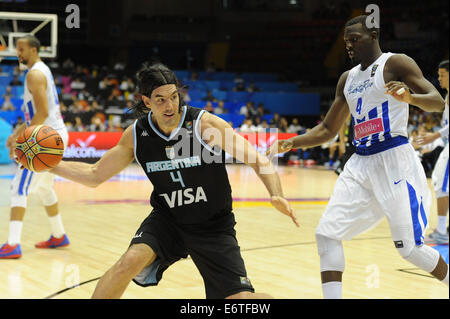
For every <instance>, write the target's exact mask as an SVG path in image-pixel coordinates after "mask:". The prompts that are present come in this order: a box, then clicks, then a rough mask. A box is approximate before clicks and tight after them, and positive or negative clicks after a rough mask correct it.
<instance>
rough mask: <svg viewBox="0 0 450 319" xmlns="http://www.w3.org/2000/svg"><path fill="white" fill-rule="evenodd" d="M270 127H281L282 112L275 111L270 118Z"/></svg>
mask: <svg viewBox="0 0 450 319" xmlns="http://www.w3.org/2000/svg"><path fill="white" fill-rule="evenodd" d="M269 125H270V127H272V128H279V127H280V114H278V113H274V114H273V118H272V119H271V120H270V124H269Z"/></svg>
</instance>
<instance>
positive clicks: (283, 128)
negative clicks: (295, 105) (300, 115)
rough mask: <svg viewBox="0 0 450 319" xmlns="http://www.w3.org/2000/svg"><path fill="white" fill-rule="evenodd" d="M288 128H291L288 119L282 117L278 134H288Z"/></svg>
mask: <svg viewBox="0 0 450 319" xmlns="http://www.w3.org/2000/svg"><path fill="white" fill-rule="evenodd" d="M288 128H289V125H288V121H287V119H286V118H285V117H282V118H281V119H280V126H279V127H278V132H280V133H287V131H288Z"/></svg>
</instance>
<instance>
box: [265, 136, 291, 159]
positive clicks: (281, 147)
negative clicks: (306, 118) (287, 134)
mask: <svg viewBox="0 0 450 319" xmlns="http://www.w3.org/2000/svg"><path fill="white" fill-rule="evenodd" d="M293 146H294V143H293V142H292V141H291V140H281V141H280V140H276V141H275V142H274V143H273V144H272V145H271V146H270V147H269V149H268V150H267V151H266V156H268V157H269V159H272V158H273V157H274V156H275V155H276V154H279V153H285V152H288V151H290V150H291V149H292V147H293Z"/></svg>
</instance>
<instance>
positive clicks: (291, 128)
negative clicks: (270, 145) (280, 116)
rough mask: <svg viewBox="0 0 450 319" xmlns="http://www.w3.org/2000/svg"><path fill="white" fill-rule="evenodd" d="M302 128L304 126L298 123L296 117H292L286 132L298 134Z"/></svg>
mask: <svg viewBox="0 0 450 319" xmlns="http://www.w3.org/2000/svg"><path fill="white" fill-rule="evenodd" d="M303 130H304V127H303V126H301V125H300V124H299V123H298V118H296V117H295V118H293V119H292V123H291V125H289V127H288V129H287V132H288V133H296V134H300V133H301V132H302V131H303Z"/></svg>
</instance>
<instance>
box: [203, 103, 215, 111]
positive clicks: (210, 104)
mask: <svg viewBox="0 0 450 319" xmlns="http://www.w3.org/2000/svg"><path fill="white" fill-rule="evenodd" d="M203 109H204V110H206V111H208V112H209V113H214V106H213V105H212V102H211V101H208V102H206V105H205V107H204V108H203Z"/></svg>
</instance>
